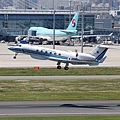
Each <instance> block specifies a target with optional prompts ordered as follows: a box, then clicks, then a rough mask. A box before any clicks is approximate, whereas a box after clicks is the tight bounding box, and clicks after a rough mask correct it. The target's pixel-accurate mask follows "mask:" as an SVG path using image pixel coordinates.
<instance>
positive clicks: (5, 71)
mask: <svg viewBox="0 0 120 120" xmlns="http://www.w3.org/2000/svg"><path fill="white" fill-rule="evenodd" d="M58 75H59V76H60V75H63V76H64V75H76V76H78V75H120V68H119V67H86V68H71V69H69V70H67V71H66V70H64V69H61V70H58V69H56V68H40V69H39V70H34V69H33V68H0V76H58Z"/></svg>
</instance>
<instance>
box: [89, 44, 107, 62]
mask: <svg viewBox="0 0 120 120" xmlns="http://www.w3.org/2000/svg"><path fill="white" fill-rule="evenodd" d="M108 48H109V46H107V45H97V46H96V47H95V48H94V49H93V50H92V51H91V52H90V54H91V55H92V56H94V57H95V63H96V64H99V63H103V62H104V60H105V59H106V57H107V56H105V54H106V52H107V50H108Z"/></svg>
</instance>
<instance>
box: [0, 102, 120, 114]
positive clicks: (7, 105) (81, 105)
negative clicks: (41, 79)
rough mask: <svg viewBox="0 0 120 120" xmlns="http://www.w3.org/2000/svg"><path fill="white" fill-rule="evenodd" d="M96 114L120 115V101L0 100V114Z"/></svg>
mask: <svg viewBox="0 0 120 120" xmlns="http://www.w3.org/2000/svg"><path fill="white" fill-rule="evenodd" d="M80 115H81V116H84V115H85V116H86V115H87V116H90V115H93V116H96V115H99V116H100V115H102V116H103V115H109V116H111V115H120V100H118V101H23V102H20V101H18V102H0V116H80Z"/></svg>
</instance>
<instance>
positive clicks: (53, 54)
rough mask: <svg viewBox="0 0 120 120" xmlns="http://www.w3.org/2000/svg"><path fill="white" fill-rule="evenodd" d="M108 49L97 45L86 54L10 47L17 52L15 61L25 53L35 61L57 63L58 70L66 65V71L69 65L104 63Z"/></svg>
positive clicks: (38, 48) (26, 46) (25, 45)
mask: <svg viewBox="0 0 120 120" xmlns="http://www.w3.org/2000/svg"><path fill="white" fill-rule="evenodd" d="M108 48H109V46H106V45H97V46H96V47H95V48H94V49H93V50H92V51H91V52H90V53H89V54H86V53H78V52H70V51H69V52H68V51H62V50H56V49H49V48H45V47H39V46H34V45H29V44H17V45H13V46H9V47H8V49H9V50H11V51H13V52H15V55H14V57H13V58H14V59H16V56H17V54H18V53H23V54H27V55H30V56H31V57H32V58H34V59H39V60H47V59H48V60H52V61H56V62H57V69H61V65H60V64H61V63H65V67H64V69H65V70H68V69H69V63H71V64H73V65H81V64H88V65H90V66H92V65H98V64H99V63H102V62H103V61H104V60H105V58H106V56H104V55H105V53H106V52H107V50H108Z"/></svg>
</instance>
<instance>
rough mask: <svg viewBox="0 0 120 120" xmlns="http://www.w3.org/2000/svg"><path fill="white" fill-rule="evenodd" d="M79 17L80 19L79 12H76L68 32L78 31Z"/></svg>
mask: <svg viewBox="0 0 120 120" xmlns="http://www.w3.org/2000/svg"><path fill="white" fill-rule="evenodd" d="M78 17H79V12H76V14H75V15H74V17H73V18H72V20H71V22H70V24H69V26H68V27H67V29H66V30H76V28H77V22H78Z"/></svg>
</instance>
